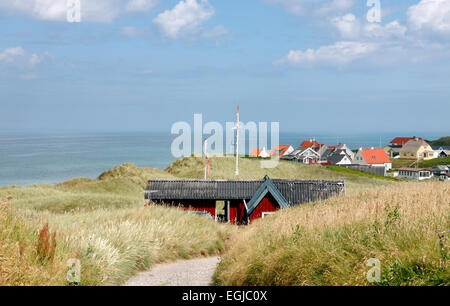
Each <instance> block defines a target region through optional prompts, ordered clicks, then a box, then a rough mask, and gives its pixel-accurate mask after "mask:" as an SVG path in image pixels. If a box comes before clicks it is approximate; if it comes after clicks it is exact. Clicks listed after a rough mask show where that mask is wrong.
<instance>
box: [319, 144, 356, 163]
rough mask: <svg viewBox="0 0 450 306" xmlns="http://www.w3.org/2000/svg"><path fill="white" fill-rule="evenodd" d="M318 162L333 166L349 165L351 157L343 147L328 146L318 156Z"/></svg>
mask: <svg viewBox="0 0 450 306" xmlns="http://www.w3.org/2000/svg"><path fill="white" fill-rule="evenodd" d="M320 163H321V164H322V165H335V166H344V165H351V164H352V158H351V157H350V156H349V155H348V153H347V151H346V150H345V149H335V148H331V149H330V148H328V149H327V150H326V151H325V152H324V154H323V155H322V157H321V158H320Z"/></svg>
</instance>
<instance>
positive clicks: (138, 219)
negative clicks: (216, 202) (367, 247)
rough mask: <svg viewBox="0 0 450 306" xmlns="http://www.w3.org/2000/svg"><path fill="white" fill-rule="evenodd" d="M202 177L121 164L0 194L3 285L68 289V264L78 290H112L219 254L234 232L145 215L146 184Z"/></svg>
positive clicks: (365, 186) (350, 182) (321, 172)
mask: <svg viewBox="0 0 450 306" xmlns="http://www.w3.org/2000/svg"><path fill="white" fill-rule="evenodd" d="M234 163H235V161H234V159H233V158H212V159H211V176H210V178H216V179H226V178H233V179H236V176H235V175H234ZM240 171H241V172H240V174H241V175H240V176H239V177H238V179H261V178H263V177H264V175H266V174H267V175H269V176H270V177H272V178H291V179H327V180H329V179H345V180H346V181H347V187H348V189H347V190H348V193H349V194H360V192H362V191H365V190H374V189H377V190H378V189H380V188H382V187H386V186H390V185H392V184H397V183H395V182H392V181H389V180H386V179H385V178H382V177H371V176H366V175H365V174H364V173H359V172H358V171H357V172H351V173H349V172H346V171H344V172H341V171H336V169H333V168H327V167H321V166H308V165H302V164H298V163H291V162H286V161H283V162H280V163H279V165H278V166H277V167H276V168H273V169H263V168H261V164H260V160H257V159H248V158H242V159H240ZM202 177H203V160H202V159H201V158H194V157H190V158H184V159H180V160H177V161H175V162H174V163H173V164H172V165H170V166H169V167H168V169H166V170H157V169H148V168H139V167H136V166H134V165H132V164H124V165H120V166H117V167H115V168H114V169H111V170H109V171H106V172H104V173H103V174H101V175H100V176H99V177H98V178H97V179H87V178H76V179H72V180H70V181H67V182H63V183H60V184H56V185H46V184H43V185H31V186H26V187H17V186H11V187H0V199H4V200H2V201H0V202H1V205H0V254H1V256H2V265H1V266H0V285H21V284H26V285H66V284H67V281H66V272H67V267H66V263H67V260H69V259H70V258H78V259H80V260H81V264H82V267H81V268H82V269H81V281H82V283H81V284H82V285H115V284H121V283H123V282H124V281H125V280H127V279H128V278H129V277H130V276H132V275H133V274H135V273H137V272H138V271H140V270H145V269H148V268H149V267H150V266H151V265H153V264H155V263H160V262H166V261H173V260H176V259H180V258H191V257H199V256H208V255H212V254H217V253H221V252H223V251H224V248H225V242H226V241H227V240H228V239H230V237H231V235H233V234H234V233H235V232H237V231H238V228H237V227H235V226H229V225H222V224H217V223H214V222H211V221H210V220H209V219H208V218H206V217H198V216H196V215H193V214H189V213H186V212H184V211H182V210H180V209H175V208H167V207H155V206H152V207H144V204H145V200H144V195H143V190H144V187H145V185H146V181H147V179H149V178H202ZM47 223H48V230H47V229H46V228H45V224H47ZM250 228H252V227H250ZM54 232H56V236H55V242H56V245H53V242H52V241H53V240H52V239H53V238H52V236H51V234H52V233H54ZM39 237H40V238H39ZM39 242H40V243H39ZM37 245H41V246H42V248H38V247H37ZM42 250H44V251H42ZM52 250H53V251H52ZM42 252H44V255H45V256H42ZM46 252H47V253H46ZM53 252H54V253H53ZM52 254H53V255H52Z"/></svg>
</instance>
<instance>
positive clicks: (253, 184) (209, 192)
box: [145, 179, 345, 205]
mask: <svg viewBox="0 0 450 306" xmlns="http://www.w3.org/2000/svg"><path fill="white" fill-rule="evenodd" d="M263 182H264V180H239V181H238V180H207V181H204V180H149V181H148V187H147V189H146V194H145V198H146V199H151V200H159V201H170V200H205V199H212V200H242V199H245V200H250V199H251V198H252V197H253V195H254V194H255V193H256V191H257V190H258V188H259V187H260V186H261V184H262V183H263ZM272 182H273V184H274V185H275V186H276V187H277V189H278V190H279V191H280V192H281V194H282V195H283V196H284V198H285V199H286V200H287V202H288V203H289V205H297V204H300V203H305V202H310V201H315V200H320V199H325V198H328V197H330V196H332V195H338V194H340V193H341V192H342V191H343V190H344V184H345V183H344V181H306V180H281V179H274V180H272Z"/></svg>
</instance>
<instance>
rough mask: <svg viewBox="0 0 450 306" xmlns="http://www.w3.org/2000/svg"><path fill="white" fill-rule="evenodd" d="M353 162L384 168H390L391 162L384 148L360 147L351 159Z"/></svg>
mask: <svg viewBox="0 0 450 306" xmlns="http://www.w3.org/2000/svg"><path fill="white" fill-rule="evenodd" d="M353 164H358V165H366V166H374V167H384V168H385V169H386V170H390V169H392V162H391V160H390V159H389V157H388V156H387V154H386V151H385V150H384V149H375V148H370V149H363V148H360V149H359V150H358V153H356V155H355V158H354V159H353Z"/></svg>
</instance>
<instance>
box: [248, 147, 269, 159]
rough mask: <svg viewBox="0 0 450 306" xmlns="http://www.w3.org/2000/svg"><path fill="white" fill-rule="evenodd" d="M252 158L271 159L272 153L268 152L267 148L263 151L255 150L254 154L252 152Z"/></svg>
mask: <svg viewBox="0 0 450 306" xmlns="http://www.w3.org/2000/svg"><path fill="white" fill-rule="evenodd" d="M250 157H262V158H266V157H270V153H269V152H267V151H266V148H262V149H254V150H253V151H252V152H250Z"/></svg>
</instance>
